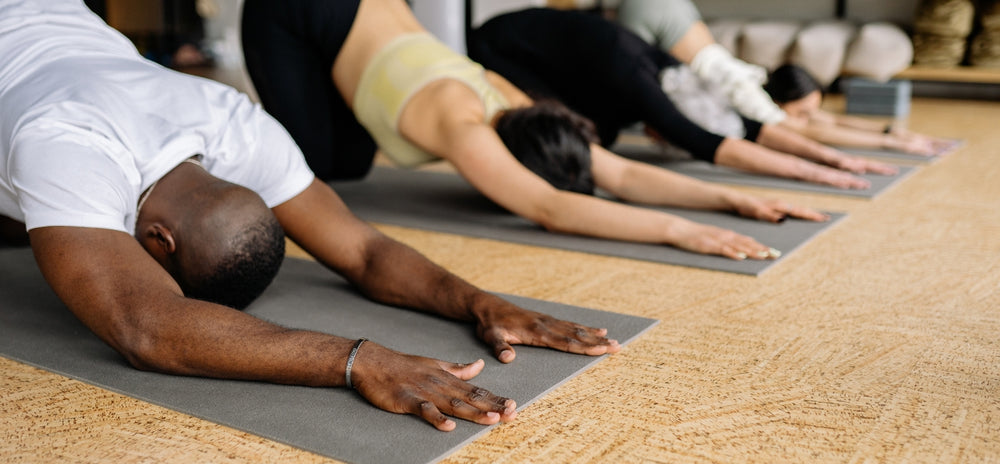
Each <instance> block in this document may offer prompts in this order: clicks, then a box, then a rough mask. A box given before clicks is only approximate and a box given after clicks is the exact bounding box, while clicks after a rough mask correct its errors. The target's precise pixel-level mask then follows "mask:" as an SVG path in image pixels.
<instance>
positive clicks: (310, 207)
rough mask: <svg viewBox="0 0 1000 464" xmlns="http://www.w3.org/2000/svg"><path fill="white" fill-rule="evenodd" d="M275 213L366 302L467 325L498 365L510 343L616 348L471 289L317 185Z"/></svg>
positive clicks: (586, 331) (601, 350) (597, 335)
mask: <svg viewBox="0 0 1000 464" xmlns="http://www.w3.org/2000/svg"><path fill="white" fill-rule="evenodd" d="M274 212H275V215H277V217H278V221H279V222H281V224H282V226H283V227H284V228H285V230H286V233H287V234H288V236H289V237H290V238H291V239H292V240H294V241H295V242H296V243H297V244H299V245H300V246H301V247H302V248H303V249H305V250H306V251H308V252H309V253H310V254H312V256H314V257H315V258H316V259H317V260H319V261H320V262H321V263H323V264H324V265H326V266H327V267H329V268H331V269H333V270H334V271H336V272H338V273H340V274H341V275H343V276H344V277H345V278H346V279H348V280H349V281H351V282H352V283H353V284H354V285H356V286H358V288H360V289H361V291H362V292H364V293H365V294H366V295H367V296H368V297H370V298H371V299H373V300H376V301H379V302H383V303H386V304H391V305H395V306H403V307H407V308H411V309H415V310H418V311H423V312H428V313H433V314H437V315H440V316H443V317H448V318H451V319H456V320H460V321H467V322H472V323H474V324H475V325H476V331H477V334H478V335H479V337H480V338H481V339H482V340H483V341H484V342H486V343H487V344H488V345H490V346H491V347H492V348H493V350H494V354H495V355H496V356H497V358H498V359H499V360H500V361H502V362H511V361H513V360H514V357H515V352H514V349H513V348H512V347H511V345H512V344H527V345H534V346H544V347H550V348H555V349H559V350H562V351H568V352H572V353H579V354H588V355H601V354H605V353H614V352H617V351H618V350H619V349H620V347H619V346H618V343H617V342H616V341H614V340H608V339H607V338H605V337H604V336H605V335H606V334H607V331H606V330H605V329H594V328H589V327H584V326H581V325H578V324H574V323H571V322H567V321H562V320H558V319H554V318H551V317H549V316H546V315H543V314H539V313H536V312H533V311H528V310H525V309H522V308H519V307H517V306H515V305H513V304H511V303H509V302H507V301H506V300H504V299H502V298H499V297H497V296H494V295H492V294H489V293H486V292H484V291H482V290H480V289H478V288H476V287H474V286H472V285H470V284H469V283H467V282H465V281H464V280H462V279H460V278H459V277H458V276H456V275H454V274H452V273H450V272H448V271H446V270H445V269H443V268H441V267H440V266H438V265H436V264H434V263H432V262H431V261H429V260H428V259H427V258H425V257H424V256H423V255H421V254H419V253H417V252H416V251H415V250H413V249H412V248H410V247H407V246H405V245H403V244H401V243H399V242H397V241H395V240H392V239H390V238H389V237H386V236H385V235H383V234H382V233H380V232H378V231H377V230H375V229H374V228H372V227H371V226H370V225H368V224H367V223H365V222H363V221H361V220H359V219H357V217H355V216H354V215H353V214H352V213H351V212H350V211H349V210H348V209H347V207H346V206H345V205H344V203H343V202H342V201H341V200H340V197H338V196H337V194H336V193H335V192H334V191H333V189H331V188H330V187H329V186H327V185H326V184H323V183H322V182H319V181H314V182H313V184H312V185H311V186H310V187H309V188H307V189H306V190H305V191H304V192H303V193H301V194H299V195H298V196H296V197H295V198H293V199H292V200H289V201H287V202H285V203H283V204H281V205H278V206H277V207H275V208H274ZM334 234H335V235H336V236H335V237H334ZM359 378H361V377H359Z"/></svg>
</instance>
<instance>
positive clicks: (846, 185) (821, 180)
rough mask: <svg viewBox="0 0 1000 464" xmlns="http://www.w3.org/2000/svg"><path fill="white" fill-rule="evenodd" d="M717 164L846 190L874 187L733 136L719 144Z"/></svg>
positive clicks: (838, 172)
mask: <svg viewBox="0 0 1000 464" xmlns="http://www.w3.org/2000/svg"><path fill="white" fill-rule="evenodd" d="M715 163H716V164H718V165H720V166H728V167H731V168H735V169H740V170H744V171H747V172H753V173H760V174H768V175H772V176H776V177H785V178H789V179H798V180H802V181H806V182H813V183H816V184H823V185H831V186H834V187H838V188H843V189H866V188H868V187H869V186H870V185H871V183H870V182H868V181H867V180H865V179H862V178H860V177H857V176H854V175H852V174H850V173H848V172H845V171H841V170H839V169H835V168H831V167H827V166H822V165H819V164H816V163H814V162H812V161H808V160H805V159H802V158H799V157H798V156H794V155H789V154H787V153H782V152H778V151H775V150H772V149H770V148H767V147H765V146H763V145H761V144H757V143H754V142H750V141H748V140H744V139H737V138H732V137H727V138H726V139H725V140H723V141H722V144H721V145H719V149H718V150H717V151H716V154H715Z"/></svg>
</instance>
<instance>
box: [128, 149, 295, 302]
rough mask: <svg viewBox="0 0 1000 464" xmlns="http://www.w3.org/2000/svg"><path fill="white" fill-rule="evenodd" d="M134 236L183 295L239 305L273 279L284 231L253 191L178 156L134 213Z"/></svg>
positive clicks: (277, 266)
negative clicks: (179, 163) (176, 165)
mask: <svg viewBox="0 0 1000 464" xmlns="http://www.w3.org/2000/svg"><path fill="white" fill-rule="evenodd" d="M136 216H137V219H136V232H135V236H136V239H137V240H138V241H139V243H140V244H141V245H142V247H143V248H144V249H146V251H147V252H149V254H150V255H151V256H153V258H154V259H155V260H156V261H157V262H158V263H160V265H161V266H163V268H164V269H165V270H166V271H167V272H168V273H169V274H170V276H171V277H173V278H174V280H175V281H176V282H177V284H178V285H179V286H180V287H181V290H183V291H184V295H185V296H187V297H189V298H195V299H198V300H203V301H209V302H212V303H218V304H221V305H225V306H229V307H231V308H236V309H244V308H246V307H247V306H248V305H249V304H250V303H251V302H253V300H255V299H256V298H257V297H258V296H260V294H261V293H263V292H264V289H266V288H267V286H268V284H270V283H271V281H272V280H273V279H274V276H275V275H276V274H277V273H278V269H279V268H280V267H281V262H282V259H283V258H284V255H285V233H284V230H283V229H282V228H281V224H280V223H278V220H277V218H276V217H275V216H274V213H272V212H271V210H270V209H269V208H268V207H267V205H266V204H264V201H263V200H262V199H261V198H260V196H258V195H257V194H256V193H254V192H253V191H251V190H250V189H247V188H245V187H241V186H239V185H236V184H232V183H230V182H226V181H224V180H221V179H219V178H216V177H214V176H212V175H211V174H209V173H208V172H206V171H205V170H204V169H202V168H201V167H199V166H196V165H194V164H191V163H182V164H181V165H180V166H178V167H177V168H175V169H174V170H172V171H171V172H169V173H168V174H167V175H166V176H164V177H163V178H162V179H160V181H158V182H157V183H156V184H155V185H154V186H153V187H151V188H150V189H149V190H148V191H147V193H146V197H145V198H144V199H143V201H142V202H141V203H140V208H139V210H138V211H137V213H136Z"/></svg>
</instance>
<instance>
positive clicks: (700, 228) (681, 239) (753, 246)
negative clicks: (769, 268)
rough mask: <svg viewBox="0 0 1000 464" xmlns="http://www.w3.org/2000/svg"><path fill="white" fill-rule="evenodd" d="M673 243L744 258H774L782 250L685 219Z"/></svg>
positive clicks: (732, 257)
mask: <svg viewBox="0 0 1000 464" xmlns="http://www.w3.org/2000/svg"><path fill="white" fill-rule="evenodd" d="M673 236H674V237H675V239H674V241H673V242H672V244H673V245H674V246H676V247H678V248H681V249H684V250H688V251H693V252H695V253H703V254H707V255H722V256H725V257H727V258H731V259H735V260H738V261H742V260H744V259H747V258H749V259H774V258H777V257H779V256H781V252H780V251H778V250H775V249H774V248H770V247H767V246H764V245H762V244H760V243H758V242H757V241H756V240H754V239H753V238H751V237H748V236H746V235H741V234H738V233H736V232H733V231H731V230H727V229H722V228H719V227H715V226H709V225H705V224H699V223H696V222H691V221H683V222H681V223H679V224H678V226H676V228H675V230H674V234H673Z"/></svg>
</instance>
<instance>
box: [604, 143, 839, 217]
mask: <svg viewBox="0 0 1000 464" xmlns="http://www.w3.org/2000/svg"><path fill="white" fill-rule="evenodd" d="M591 153H592V158H593V163H594V174H595V176H596V180H597V183H598V185H599V186H600V187H601V188H602V189H604V190H607V191H608V192H609V193H611V194H613V195H615V196H617V197H618V198H621V199H623V200H626V201H629V202H633V203H644V204H651V205H662V206H675V207H681V208H690V209H705V210H717V211H732V212H736V213H738V214H740V215H742V216H746V217H750V218H754V219H759V220H763V221H769V222H779V221H782V220H784V219H785V218H787V217H796V218H801V219H806V220H810V221H825V220H827V219H829V217H828V216H827V215H824V214H822V213H819V212H817V211H814V210H811V209H808V208H802V207H798V206H793V205H790V204H788V203H786V202H783V201H781V200H774V199H762V198H757V197H754V196H751V195H747V194H744V193H741V192H738V191H736V190H733V189H729V188H726V187H723V186H720V185H717V184H711V183H708V182H702V181H700V180H697V179H694V178H691V177H688V176H684V175H681V174H677V173H675V172H672V171H669V170H666V169H662V168H658V167H656V166H653V165H650V164H648V163H642V162H638V161H634V160H629V159H626V158H622V157H621V156H618V155H616V154H614V153H612V152H610V151H608V150H607V149H605V148H603V147H601V146H599V145H596V144H595V145H592V146H591Z"/></svg>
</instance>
